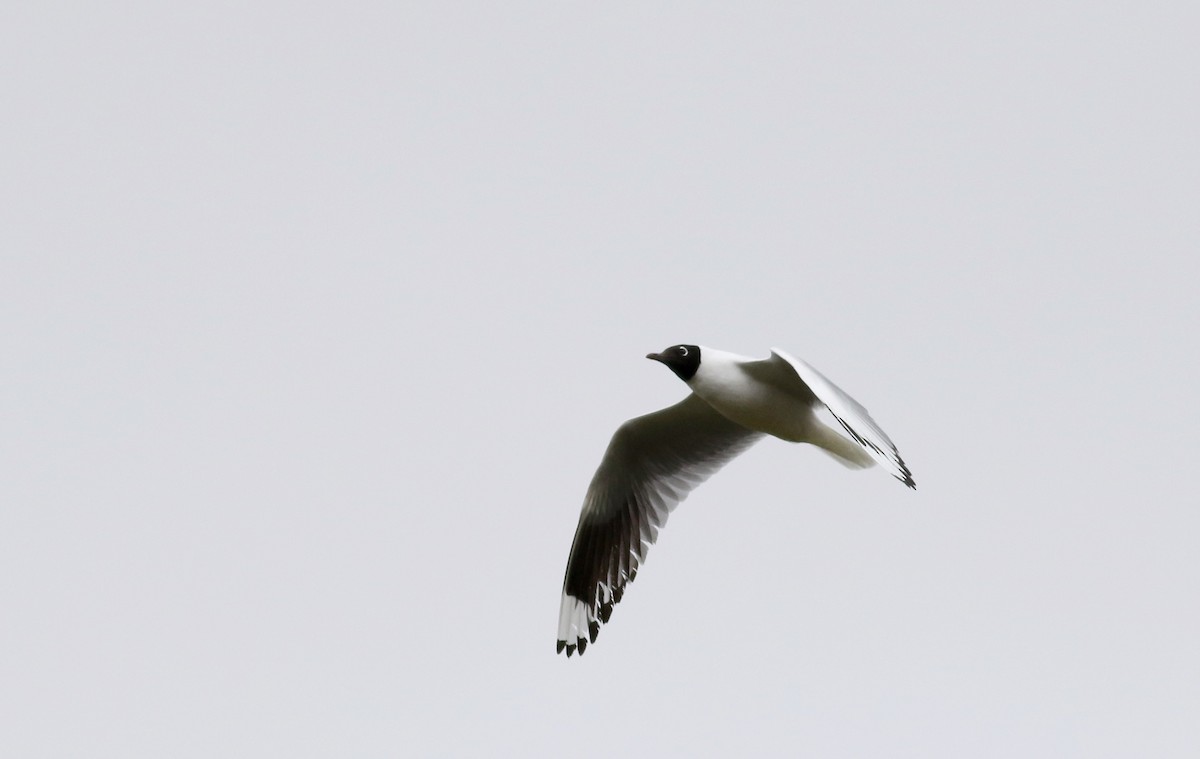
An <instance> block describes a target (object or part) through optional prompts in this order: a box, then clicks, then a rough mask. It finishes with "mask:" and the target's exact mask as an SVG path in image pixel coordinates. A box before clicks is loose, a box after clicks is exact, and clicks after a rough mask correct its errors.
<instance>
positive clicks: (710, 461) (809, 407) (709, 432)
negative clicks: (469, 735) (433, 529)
mask: <svg viewBox="0 0 1200 759" xmlns="http://www.w3.org/2000/svg"><path fill="white" fill-rule="evenodd" d="M646 358H649V359H653V360H655V361H659V362H661V363H663V364H665V365H666V366H667V368H669V369H670V370H671V371H673V372H675V374H676V376H678V377H679V379H681V380H683V381H684V382H686V383H687V385H688V387H689V388H691V391H692V392H691V394H690V395H688V397H686V398H684V399H683V400H682V401H680V402H679V403H676V404H675V405H674V406H668V407H667V408H664V409H661V410H659V411H655V412H653V413H651V414H646V415H645V416H639V417H636V418H634V419H630V420H629V421H627V422H625V423H624V424H622V425H621V426H620V427H619V428H617V431H616V433H615V434H614V435H613V437H612V440H611V441H610V442H609V444H608V450H607V451H605V453H604V458H603V459H602V460H601V461H600V467H599V468H598V469H597V470H596V474H595V476H593V477H592V483H591V485H589V486H588V490H587V495H586V496H584V499H583V511H582V513H581V514H580V515H579V526H578V527H577V528H576V529H575V540H574V542H573V543H572V545H571V555H570V557H569V558H568V559H567V573H566V577H565V579H564V580H563V590H562V606H561V607H560V610H559V616H558V643H557V649H558V653H562V652H564V651H565V652H566V654H567V656H571V655H572V654H574V653H575V652H576V651H578V652H579V654H580V655H582V654H583V652H584V651H585V650H586V649H587V646H588V644H589V643H595V641H596V635H597V634H598V633H599V632H600V625H602V624H604V623H606V622H608V620H609V617H610V616H611V614H612V610H613V605H614V604H616V603H617V602H619V601H620V600H621V596H622V594H623V593H624V592H625V586H626V585H627V584H629V583H630V582H632V581H633V578H634V577H635V576H636V575H637V571H638V567H639V566H641V564H642V562H644V561H645V560H646V552H647V551H648V549H649V547H650V546H651V545H653V544H654V541H655V540H656V539H657V538H658V531H659V529H661V528H662V526H663V525H664V524H666V521H667V515H668V514H670V513H671V511H672V510H673V509H674V508H675V507H676V506H678V505H679V504H680V503H681V502H682V501H683V499H685V498H687V496H688V493H690V492H691V491H692V490H693V489H695V488H696V487H697V486H698V485H699V484H700V483H702V482H704V481H705V480H707V479H708V478H709V477H710V476H712V475H713V474H714V473H715V472H716V471H717V470H718V469H720V468H721V467H723V466H725V465H726V464H728V463H729V462H730V461H732V460H733V459H734V458H736V457H737V456H738V455H739V454H741V453H743V452H744V451H746V450H747V449H748V448H750V446H752V445H754V443H756V442H758V441H759V440H760V439H761V438H763V437H764V436H766V435H772V436H774V437H777V438H780V439H782V440H787V441H789V442H793V443H811V444H812V445H815V446H817V447H818V448H820V449H821V450H822V451H824V452H826V453H828V454H829V455H831V456H833V457H834V458H835V459H837V460H838V461H840V462H842V463H843V464H845V465H846V466H848V467H851V468H854V469H865V468H867V467H870V466H874V465H875V464H876V463H878V464H880V465H881V466H882V467H883V468H884V469H886V470H887V471H888V472H889V473H890V474H891V475H892V476H893V477H895V478H896V479H898V480H900V481H901V482H903V483H904V484H905V485H907V486H908V487H910V488H913V489H914V490H915V489H916V487H917V486H916V483H915V482H913V478H912V473H911V472H909V471H908V467H907V466H906V465H905V463H904V460H903V459H901V458H900V453H899V451H897V450H896V446H895V444H894V443H892V441H891V439H890V438H888V436H887V434H886V433H885V432H884V431H883V430H882V429H880V427H879V425H878V424H876V423H875V420H873V419H872V418H871V416H870V415H869V414H868V413H867V410H866V409H865V408H863V407H862V406H861V405H860V404H859V403H858V401H856V400H854V399H853V398H851V397H850V396H849V395H847V394H846V393H844V392H843V391H842V390H841V389H839V388H838V387H837V385H834V384H833V383H832V382H830V381H829V380H828V379H826V378H825V376H824V375H823V374H821V373H820V372H818V371H817V370H816V369H814V368H813V367H811V366H809V365H808V364H806V363H805V362H803V361H801V360H800V359H797V358H793V357H792V356H789V355H788V354H787V353H784V352H783V351H781V350H779V349H777V348H773V349H772V350H771V355H770V356H769V357H768V358H764V359H754V358H748V357H745V356H738V355H736V354H733V353H727V352H725V351H719V350H714V349H712V348H705V347H702V346H699V345H674V346H672V347H670V348H667V349H666V350H664V351H663V352H662V353H650V354H647V355H646ZM821 409H828V411H829V412H830V413H831V414H832V415H833V418H834V419H836V420H837V423H838V424H839V425H840V429H838V428H836V427H834V426H833V425H832V424H826V423H825V422H823V421H822V420H821V419H820V418H819V417H818V415H817V412H819V411H820V410H821Z"/></svg>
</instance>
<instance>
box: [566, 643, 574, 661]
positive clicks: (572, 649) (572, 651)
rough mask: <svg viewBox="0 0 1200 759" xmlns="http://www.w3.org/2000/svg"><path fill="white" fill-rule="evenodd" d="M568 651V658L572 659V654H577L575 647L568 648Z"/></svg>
mask: <svg viewBox="0 0 1200 759" xmlns="http://www.w3.org/2000/svg"><path fill="white" fill-rule="evenodd" d="M566 649H567V658H568V659H570V658H571V654H573V653H575V646H573V645H571V646H567V647H566Z"/></svg>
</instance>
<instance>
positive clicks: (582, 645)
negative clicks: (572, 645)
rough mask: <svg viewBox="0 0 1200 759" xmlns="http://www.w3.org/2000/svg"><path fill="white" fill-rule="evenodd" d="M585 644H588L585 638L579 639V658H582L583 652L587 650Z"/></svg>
mask: <svg viewBox="0 0 1200 759" xmlns="http://www.w3.org/2000/svg"><path fill="white" fill-rule="evenodd" d="M587 643H588V642H587V639H586V638H580V639H579V655H580V656H583V652H584V651H586V650H587Z"/></svg>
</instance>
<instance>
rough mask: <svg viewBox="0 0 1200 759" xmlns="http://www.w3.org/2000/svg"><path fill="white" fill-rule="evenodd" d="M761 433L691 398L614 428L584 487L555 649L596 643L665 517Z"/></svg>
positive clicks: (581, 649)
mask: <svg viewBox="0 0 1200 759" xmlns="http://www.w3.org/2000/svg"><path fill="white" fill-rule="evenodd" d="M760 437H762V433H759V432H754V431H753V430H749V429H746V428H745V427H742V426H741V425H739V424H735V423H734V422H731V421H729V420H728V419H726V418H725V417H723V416H721V415H720V414H719V413H717V412H716V411H715V410H714V409H713V408H712V407H711V406H709V405H708V404H707V403H706V402H704V401H703V400H701V399H700V398H699V397H698V396H696V395H694V394H693V395H689V396H688V397H687V398H685V399H684V400H682V401H680V402H679V403H676V404H675V405H674V406H668V407H667V408H665V409H662V410H660V411H655V412H654V413H652V414H646V415H645V416H639V417H637V418H635V419H630V420H629V421H627V422H625V423H624V424H622V425H621V426H620V428H618V429H617V431H616V433H615V434H614V435H613V437H612V441H611V442H609V444H608V450H607V451H606V452H605V453H604V459H603V460H602V461H601V462H600V467H599V468H598V469H597V470H596V474H595V476H594V477H593V478H592V484H591V485H589V486H588V491H587V495H586V496H585V497H584V499H583V513H581V514H580V516H579V526H578V527H577V528H576V530H575V541H574V543H572V545H571V556H570V558H569V559H568V560H567V574H566V578H565V579H564V580H563V592H562V606H561V608H560V611H559V617H558V651H559V653H561V652H563V651H566V653H567V656H570V655H571V654H573V653H575V651H576V650H578V651H579V653H580V654H582V653H583V652H584V650H585V649H586V648H587V644H588V643H591V642H595V640H596V635H597V634H598V632H599V630H600V625H602V624H604V623H605V622H607V621H608V618H609V615H611V614H612V607H613V604H615V603H617V602H618V601H620V600H621V595H622V593H623V592H624V590H625V585H626V584H627V583H629V582H631V581H632V580H633V578H634V576H635V575H636V574H637V570H638V566H639V565H641V563H642V562H643V561H645V559H646V552H647V550H648V549H649V547H650V546H651V545H652V544H653V543H654V541H655V539H656V538H657V537H658V531H659V529H660V528H661V527H662V526H663V525H664V524H666V521H667V515H668V514H670V512H671V511H672V510H673V509H674V508H675V507H676V506H677V505H679V504H680V503H681V502H682V501H683V499H684V498H687V496H688V493H690V492H691V491H692V490H693V489H694V488H696V486H698V485H699V484H700V483H702V482H704V481H705V480H706V479H708V478H709V477H710V476H711V475H712V474H714V473H715V472H716V471H717V470H718V469H720V468H721V467H723V466H724V465H725V464H727V463H729V462H730V461H732V460H733V459H734V458H735V457H736V456H738V454H740V453H742V452H743V451H745V450H746V449H747V448H749V447H750V446H751V445H753V444H754V442H755V441H756V440H758V439H759V438H760Z"/></svg>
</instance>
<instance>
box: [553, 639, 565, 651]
mask: <svg viewBox="0 0 1200 759" xmlns="http://www.w3.org/2000/svg"><path fill="white" fill-rule="evenodd" d="M566 647H567V642H566V641H565V640H560V641H558V646H557V647H556V650H555V651H554V653H556V654H561V653H562V652H563V649H564V648H566Z"/></svg>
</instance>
